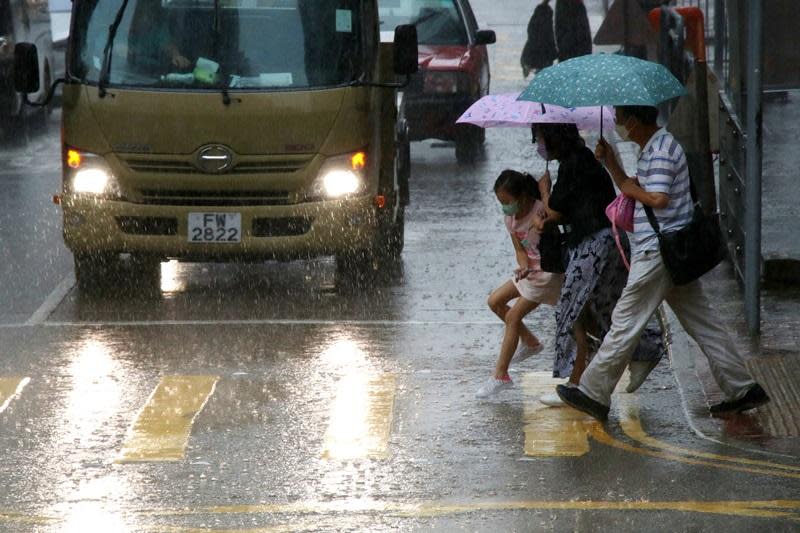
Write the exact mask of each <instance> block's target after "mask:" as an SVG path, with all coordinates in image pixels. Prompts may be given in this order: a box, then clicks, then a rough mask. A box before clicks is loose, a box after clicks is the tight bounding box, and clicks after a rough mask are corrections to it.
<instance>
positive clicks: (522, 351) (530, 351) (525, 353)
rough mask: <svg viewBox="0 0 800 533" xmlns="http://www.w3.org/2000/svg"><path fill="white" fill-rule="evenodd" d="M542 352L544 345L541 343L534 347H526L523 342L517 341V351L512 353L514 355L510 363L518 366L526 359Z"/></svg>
mask: <svg viewBox="0 0 800 533" xmlns="http://www.w3.org/2000/svg"><path fill="white" fill-rule="evenodd" d="M542 350H544V344H543V343H541V342H540V343H539V344H537V345H536V346H528V345H527V344H525V343H524V342H522V341H519V346H517V351H516V352H514V355H512V356H511V362H512V363H514V364H519V363H521V362H522V361H524V360H525V359H527V358H528V357H531V356H534V355H536V354H538V353H541V352H542Z"/></svg>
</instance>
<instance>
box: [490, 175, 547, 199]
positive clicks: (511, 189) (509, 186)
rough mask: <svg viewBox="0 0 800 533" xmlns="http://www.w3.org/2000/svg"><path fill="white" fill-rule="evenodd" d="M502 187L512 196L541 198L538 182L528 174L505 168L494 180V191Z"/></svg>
mask: <svg viewBox="0 0 800 533" xmlns="http://www.w3.org/2000/svg"><path fill="white" fill-rule="evenodd" d="M500 189H504V190H505V191H507V192H508V194H510V195H511V196H513V197H514V198H522V197H523V196H524V197H527V198H530V199H532V200H541V199H542V196H541V194H540V193H539V184H538V182H537V181H536V179H534V177H533V176H531V175H530V174H528V173H527V172H526V173H524V174H523V173H522V172H517V171H516V170H511V169H506V170H504V171H502V172H501V173H500V175H499V176H498V177H497V180H496V181H495V182H494V192H495V193H496V192H497V191H499V190H500Z"/></svg>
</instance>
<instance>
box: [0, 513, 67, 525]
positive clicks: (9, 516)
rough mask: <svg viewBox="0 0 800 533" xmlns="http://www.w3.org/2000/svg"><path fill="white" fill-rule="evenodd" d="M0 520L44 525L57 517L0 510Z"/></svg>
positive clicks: (55, 520)
mask: <svg viewBox="0 0 800 533" xmlns="http://www.w3.org/2000/svg"><path fill="white" fill-rule="evenodd" d="M0 522H19V523H22V524H38V525H44V524H50V523H53V522H58V519H57V518H54V517H52V516H36V515H26V514H23V513H16V512H11V511H0Z"/></svg>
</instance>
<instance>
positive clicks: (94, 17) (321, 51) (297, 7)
mask: <svg viewBox="0 0 800 533" xmlns="http://www.w3.org/2000/svg"><path fill="white" fill-rule="evenodd" d="M361 4H362V2H361V0H218V3H215V1H214V0H128V2H127V5H126V6H124V10H123V14H122V19H121V22H120V24H119V27H118V28H117V31H116V35H115V37H114V42H113V47H112V55H111V57H110V58H109V59H110V69H109V73H108V78H107V82H108V86H124V87H145V88H197V89H203V88H205V89H218V88H221V87H222V88H226V89H234V90H235V89H245V90H247V89H249V90H257V89H292V88H298V89H300V88H308V87H326V86H337V85H343V84H346V83H349V82H351V81H353V80H354V79H356V78H358V76H359V75H360V73H361V72H362V70H363V57H364V54H363V50H364V36H363V31H362V30H363V29H364V24H363V22H362V18H363V16H362V10H361ZM120 9H123V0H81V1H80V2H79V3H78V5H77V6H76V9H75V23H74V26H73V28H74V30H73V33H72V37H71V38H72V40H73V42H72V47H71V50H72V54H73V56H72V57H71V62H70V74H71V76H72V77H73V78H78V79H81V80H84V81H85V82H87V83H97V82H98V81H99V80H100V70H101V67H102V64H103V51H104V49H105V47H106V42H107V40H108V35H109V27H110V26H111V25H112V24H113V22H114V19H115V17H116V16H117V14H118V12H119V11H120Z"/></svg>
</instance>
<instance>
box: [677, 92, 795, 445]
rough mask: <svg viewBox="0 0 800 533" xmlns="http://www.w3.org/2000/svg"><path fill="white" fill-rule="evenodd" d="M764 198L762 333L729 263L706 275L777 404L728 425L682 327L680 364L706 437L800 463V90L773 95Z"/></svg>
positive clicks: (767, 105)
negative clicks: (716, 410)
mask: <svg viewBox="0 0 800 533" xmlns="http://www.w3.org/2000/svg"><path fill="white" fill-rule="evenodd" d="M763 121H764V157H763V171H762V174H763V193H762V195H763V197H762V206H763V207H762V256H763V259H764V276H763V278H764V279H763V281H764V285H763V288H762V291H761V335H760V336H757V337H750V336H748V335H747V325H746V323H745V320H744V302H743V292H742V287H741V286H740V285H739V283H738V282H737V280H736V277H735V275H734V273H733V269H732V267H731V265H730V264H729V263H724V264H723V265H720V266H719V267H718V268H717V269H715V270H714V271H713V272H711V273H709V274H708V275H706V276H705V277H704V278H703V281H704V285H705V287H706V290H707V291H708V293H709V297H710V298H711V300H712V306H713V308H714V309H715V311H716V312H718V313H719V316H720V319H721V320H722V321H723V323H724V324H725V326H726V329H727V330H728V331H730V332H731V333H732V334H733V335H734V338H735V340H736V343H737V345H738V347H739V348H740V349H741V351H742V353H744V354H747V355H750V356H752V359H751V360H750V361H749V363H748V366H749V368H750V370H751V372H752V374H753V377H754V378H755V380H756V381H758V382H759V383H760V384H761V385H762V386H763V387H764V388H765V389H766V390H767V392H768V394H769V395H770V397H771V398H772V402H770V403H769V404H768V405H766V406H764V407H763V408H760V409H757V410H755V411H754V412H750V413H747V414H743V415H739V416H737V417H733V418H731V419H728V420H724V421H720V420H715V419H712V418H710V417H709V416H708V411H707V407H708V405H710V404H713V403H716V402H718V401H722V400H723V399H724V398H723V396H722V393H721V391H720V390H719V387H717V385H716V383H715V382H714V380H713V378H712V376H711V371H710V369H709V367H708V362H707V361H706V359H705V356H703V354H702V353H701V352H700V350H699V348H698V347H697V345H696V344H695V343H694V342H693V341H691V340H690V339H689V337H688V336H687V335H686V333H685V332H684V331H683V329H682V328H681V327H680V326H679V325H678V324H677V322H674V324H673V328H672V330H673V346H672V365H673V369H674V370H675V373H676V377H677V379H678V382H679V385H680V386H681V391H682V394H683V397H684V401H685V403H686V407H687V414H688V416H689V418H690V421H691V423H692V425H693V426H694V429H695V431H696V432H698V433H702V434H703V435H705V436H707V437H709V438H712V439H715V440H719V441H721V442H726V443H730V444H734V445H737V446H740V447H745V448H747V449H750V450H760V451H765V452H770V453H778V454H785V455H789V456H792V457H794V458H800V439H798V438H797V437H800V238H798V229H799V228H800V223H798V220H799V219H800V217H799V216H798V215H800V187H798V186H797V169H798V168H800V151H799V150H797V148H796V146H795V143H796V139H797V136H798V133H800V126H798V124H800V92H798V91H794V92H790V93H788V95H787V97H786V98H774V97H773V98H765V101H764V119H763Z"/></svg>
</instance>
